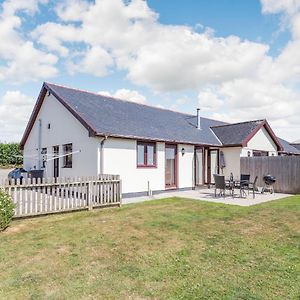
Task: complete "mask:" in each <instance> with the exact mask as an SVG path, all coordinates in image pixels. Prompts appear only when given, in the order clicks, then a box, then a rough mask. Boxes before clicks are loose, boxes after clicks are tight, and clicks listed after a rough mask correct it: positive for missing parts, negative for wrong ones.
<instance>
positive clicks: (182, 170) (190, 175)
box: [178, 144, 194, 188]
mask: <svg viewBox="0 0 300 300" xmlns="http://www.w3.org/2000/svg"><path fill="white" fill-rule="evenodd" d="M182 148H184V150H185V154H184V155H183V156H182V154H181V150H182ZM193 186H194V146H192V145H183V144H179V145H178V187H179V188H189V187H193Z"/></svg>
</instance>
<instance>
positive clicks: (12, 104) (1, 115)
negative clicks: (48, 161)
mask: <svg viewBox="0 0 300 300" xmlns="http://www.w3.org/2000/svg"><path fill="white" fill-rule="evenodd" d="M33 106H34V100H33V99H31V98H30V97H28V96H26V95H24V94H22V93H21V92H20V91H7V92H6V93H5V94H4V96H3V99H2V101H0V132H1V134H0V142H4V141H7V142H19V141H20V140H21V135H22V132H23V131H24V128H25V126H26V124H27V122H28V120H29V117H30V114H31V112H32V109H33Z"/></svg>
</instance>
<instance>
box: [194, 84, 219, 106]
mask: <svg viewBox="0 0 300 300" xmlns="http://www.w3.org/2000/svg"><path fill="white" fill-rule="evenodd" d="M198 103H199V107H200V108H201V109H202V110H204V111H205V110H207V111H212V110H214V111H215V110H218V109H220V108H221V107H222V105H223V101H222V99H220V96H219V95H218V93H217V91H216V90H215V89H212V88H205V89H203V90H201V91H200V92H199V94H198Z"/></svg>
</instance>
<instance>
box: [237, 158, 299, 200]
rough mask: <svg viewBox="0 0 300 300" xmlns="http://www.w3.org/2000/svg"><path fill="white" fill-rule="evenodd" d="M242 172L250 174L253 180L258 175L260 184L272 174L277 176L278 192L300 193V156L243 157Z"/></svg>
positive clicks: (276, 187) (275, 187)
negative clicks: (266, 176) (265, 177)
mask: <svg viewBox="0 0 300 300" xmlns="http://www.w3.org/2000/svg"><path fill="white" fill-rule="evenodd" d="M241 174H250V175H251V180H254V178H255V176H258V183H257V185H258V186H263V185H264V182H263V177H264V176H265V175H267V174H271V175H273V176H275V177H276V183H275V185H274V189H275V191H276V192H279V193H288V194H299V193H300V156H264V157H241Z"/></svg>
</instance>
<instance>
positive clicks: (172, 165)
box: [165, 144, 177, 188]
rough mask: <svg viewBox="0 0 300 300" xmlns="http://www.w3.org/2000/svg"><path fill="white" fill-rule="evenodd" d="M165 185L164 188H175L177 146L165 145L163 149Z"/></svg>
mask: <svg viewBox="0 0 300 300" xmlns="http://www.w3.org/2000/svg"><path fill="white" fill-rule="evenodd" d="M165 152H166V153H165V168H166V169H165V185H166V188H176V187H177V161H176V158H177V146H176V145H168V144H166V149H165Z"/></svg>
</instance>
